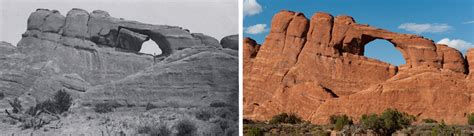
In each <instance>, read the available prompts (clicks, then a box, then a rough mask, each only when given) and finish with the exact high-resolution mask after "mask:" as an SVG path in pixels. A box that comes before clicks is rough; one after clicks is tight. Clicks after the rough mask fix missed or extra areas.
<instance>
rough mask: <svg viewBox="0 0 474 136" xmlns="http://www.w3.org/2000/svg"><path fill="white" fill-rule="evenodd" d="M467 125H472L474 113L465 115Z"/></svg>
mask: <svg viewBox="0 0 474 136" xmlns="http://www.w3.org/2000/svg"><path fill="white" fill-rule="evenodd" d="M467 123H468V124H469V125H474V113H471V114H469V115H467Z"/></svg>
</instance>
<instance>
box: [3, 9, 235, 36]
mask: <svg viewBox="0 0 474 136" xmlns="http://www.w3.org/2000/svg"><path fill="white" fill-rule="evenodd" d="M37 8H46V9H56V10H58V11H60V12H61V14H62V15H64V16H65V15H66V14H67V12H68V11H69V10H71V9H72V8H81V9H85V10H87V11H89V12H92V11H93V10H96V9H100V10H105V11H107V12H109V14H110V15H111V16H113V17H116V18H124V19H126V20H135V21H139V22H142V23H149V24H163V25H173V26H180V27H183V28H186V29H189V30H190V31H191V32H193V33H204V34H207V35H209V36H212V37H214V38H216V39H218V40H220V39H221V38H223V37H224V36H227V35H232V34H237V33H238V28H239V27H238V15H239V14H238V0H43V1H39V0H0V11H1V12H0V41H6V42H9V43H12V44H14V45H16V44H17V43H18V41H19V40H20V39H21V34H22V33H24V32H25V31H26V22H27V19H28V16H29V15H30V14H31V13H32V12H34V11H35V10H36V9H37Z"/></svg>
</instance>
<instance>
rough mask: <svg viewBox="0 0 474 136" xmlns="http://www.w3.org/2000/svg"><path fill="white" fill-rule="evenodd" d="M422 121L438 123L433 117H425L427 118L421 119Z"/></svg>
mask: <svg viewBox="0 0 474 136" xmlns="http://www.w3.org/2000/svg"><path fill="white" fill-rule="evenodd" d="M421 121H422V122H423V123H438V121H436V120H434V119H431V118H427V119H423V120H421Z"/></svg>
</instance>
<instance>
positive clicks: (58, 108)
mask: <svg viewBox="0 0 474 136" xmlns="http://www.w3.org/2000/svg"><path fill="white" fill-rule="evenodd" d="M53 100H54V103H55V110H54V111H55V112H56V113H58V114H61V113H64V112H66V111H68V110H69V108H70V107H71V105H72V97H71V95H70V94H69V93H67V92H66V91H65V90H59V91H58V92H56V94H54V97H53Z"/></svg>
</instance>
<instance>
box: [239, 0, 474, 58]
mask: <svg viewBox="0 0 474 136" xmlns="http://www.w3.org/2000/svg"><path fill="white" fill-rule="evenodd" d="M243 6H244V13H243V14H244V22H243V25H244V26H243V27H244V28H243V29H244V35H243V36H244V37H251V38H252V39H255V40H256V41H257V42H258V43H263V41H264V39H265V36H266V35H267V34H268V33H269V27H270V26H271V24H270V22H271V19H272V17H273V15H274V14H276V13H278V12H279V11H280V10H283V9H285V10H291V11H297V12H302V13H304V14H305V16H306V17H307V18H311V16H312V15H313V14H314V13H316V12H326V13H330V14H332V15H333V16H337V15H349V16H352V17H353V18H354V19H355V20H356V22H357V23H360V24H369V25H371V26H374V27H377V28H382V29H385V30H389V31H392V32H397V33H405V34H417V35H421V36H423V37H426V38H429V39H432V40H433V41H434V42H435V43H443V44H447V45H448V46H450V47H454V48H456V49H458V50H460V51H461V52H462V53H465V52H466V50H467V49H468V48H474V0H417V1H415V0H384V1H383V2H381V1H380V0H353V1H348V0H293V1H282V0H277V1H275V0H244V4H243ZM365 49H366V50H365V52H364V53H365V56H367V57H370V58H376V59H379V60H382V61H385V62H389V63H391V64H394V65H400V64H405V60H404V59H403V57H402V55H401V53H400V52H399V51H397V50H396V49H395V48H394V47H393V45H392V44H390V43H389V42H388V41H385V40H375V41H373V42H370V43H369V44H367V45H366V46H365Z"/></svg>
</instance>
